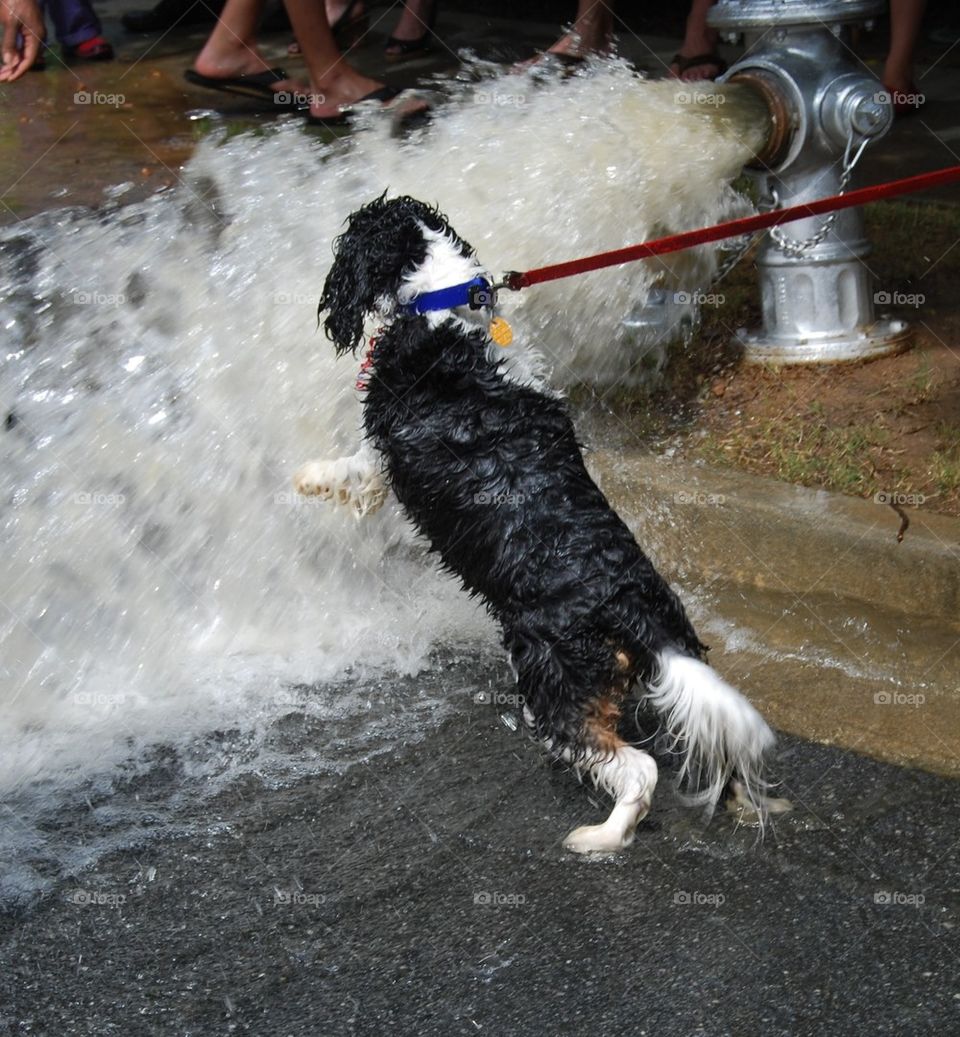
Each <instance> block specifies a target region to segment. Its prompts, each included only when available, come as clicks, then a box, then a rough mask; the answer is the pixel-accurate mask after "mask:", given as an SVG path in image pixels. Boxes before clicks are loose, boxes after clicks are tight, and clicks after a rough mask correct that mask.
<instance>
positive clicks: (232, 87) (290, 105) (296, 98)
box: [183, 68, 310, 112]
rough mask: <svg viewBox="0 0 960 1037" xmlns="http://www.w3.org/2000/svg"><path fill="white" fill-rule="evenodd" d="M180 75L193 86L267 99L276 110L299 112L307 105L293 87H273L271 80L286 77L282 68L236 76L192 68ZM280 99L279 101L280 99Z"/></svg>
mask: <svg viewBox="0 0 960 1037" xmlns="http://www.w3.org/2000/svg"><path fill="white" fill-rule="evenodd" d="M183 78H184V79H185V80H186V81H187V82H188V83H192V84H193V85H194V86H203V87H206V88H207V89H208V90H219V91H220V92H221V93H223V94H235V95H237V96H238V97H251V98H253V99H255V100H257V101H267V102H269V103H270V104H271V105H273V107H274V109H275V110H277V111H284V112H302V111H303V110H304V109H305V108H309V107H310V104H309V101H308V100H307V98H306V97H303V96H301V95H300V94H297V93H296V92H295V91H293V90H274V89H273V88H272V84H273V83H282V82H283V81H284V80H285V79H289V78H290V77H289V76H288V75H287V73H286V72H284V70H283V69H282V68H271V69H268V70H267V71H265V72H250V73H247V74H246V75H239V76H204V75H202V74H201V73H199V72H197V71H195V70H194V69H192V68H188V69H187V70H186V71H185V72H184V73H183ZM281 98H282V100H281Z"/></svg>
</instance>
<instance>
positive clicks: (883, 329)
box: [709, 0, 907, 364]
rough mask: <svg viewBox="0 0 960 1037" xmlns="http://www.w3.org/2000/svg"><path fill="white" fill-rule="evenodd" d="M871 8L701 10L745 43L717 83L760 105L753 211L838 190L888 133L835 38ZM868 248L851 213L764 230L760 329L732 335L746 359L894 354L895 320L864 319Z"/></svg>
mask: <svg viewBox="0 0 960 1037" xmlns="http://www.w3.org/2000/svg"><path fill="white" fill-rule="evenodd" d="M882 9H883V2H882V0H719V2H718V3H717V4H716V5H715V6H714V7H713V8H712V9H711V11H710V15H709V23H710V25H712V26H713V27H714V28H716V29H717V30H719V31H720V33H721V35H723V36H724V37H727V38H729V37H733V38H736V37H738V36H739V35H740V34H741V33H743V34H744V35H745V42H746V52H745V54H744V55H743V57H742V58H741V59H740V60H739V61H737V62H736V64H735V65H733V66H732V67H731V68H730V70H729V71H728V72H727V73H726V74H725V75H724V76H723V77H722V78H721V80H720V81H721V82H731V83H743V84H746V85H749V86H752V87H753V88H754V89H755V90H756V91H757V92H759V93H760V94H761V95H762V96H763V97H764V99H765V101H766V103H767V105H768V108H769V110H770V114H771V120H772V125H773V130H772V133H771V135H770V139H769V140H768V143H767V146H766V148H765V149H764V150H763V152H762V153H761V154H759V155H758V156H757V157H756V159H755V161H754V162H753V163H751V164H750V166H749V167H748V172H750V173H751V174H752V175H753V176H754V177H755V178H756V180H757V182H758V186H759V192H760V207H761V209H770V208H775V207H778V208H779V207H782V208H786V207H787V206H790V205H798V204H801V203H803V202H806V201H812V200H814V199H817V198H824V197H826V196H828V195H833V194H837V193H839V192H842V191H844V190H845V189H846V188H847V186H848V184H849V181H850V178H851V175H852V173H853V168H854V166H855V164H856V162H857V160H858V159H859V157H860V155H861V154H862V152H863V149H864V148H865V147H866V146H867V144H869V142H870V141H872V140H876V139H877V138H878V137H881V136H882V135H883V134H884V133H886V132H887V130H889V128H890V125H891V123H892V121H893V109H892V106H891V104H890V99H889V97H888V96H887V95H886V94H885V93H884V91H883V87H882V85H881V84H880V82H879V80H877V79H876V78H875V77H873V76H871V75H870V74H869V73H867V72H865V71H864V70H863V68H862V66H861V65H859V64H856V63H855V62H854V61H853V60H852V58H851V52H850V50H849V48H848V47H847V46H846V44H845V43H844V42H843V39H842V36H843V33H844V30H845V27H846V26H847V25H849V24H850V23H852V22H863V21H865V20H866V19H868V18H870V17H872V16H873V15H875V14H877V13H879V12H880V11H881V10H882ZM870 251H871V250H870V245H869V242H868V241H867V239H866V236H865V232H864V225H863V216H862V214H861V212H860V210H859V209H845V210H843V211H841V212H838V213H832V214H830V215H828V216H825V217H824V216H815V217H812V218H810V219H805V220H798V221H796V222H793V223H789V224H785V225H784V226H782V227H779V228H775V229H774V230H773V231H771V232H770V233H769V234H768V236H767V237H766V239H765V240H764V243H763V245H762V247H761V252H760V255H759V257H758V259H757V265H758V267H759V270H760V287H761V293H762V303H763V327H762V328H758V329H756V330H749V331H748V330H746V329H742V330H741V331H740V332H739V333H738V337H739V339H740V340H741V342H742V343H743V346H744V349H745V352H746V357H747V359H749V360H754V361H759V362H768V363H775V364H803V363H827V362H831V361H841V360H858V359H862V358H865V357H871V356H878V355H880V354H883V353H890V352H895V351H896V350H897V349H899V348H901V347H902V345H903V344H904V342H905V340H906V335H907V325H906V323H905V322H903V321H894V320H878V319H877V318H876V316H875V313H874V292H875V291H876V289H875V286H874V283H873V277H872V275H871V273H870V270H869V267H868V266H867V264H866V262H865V259H866V257H867V256H868V255H869V253H870Z"/></svg>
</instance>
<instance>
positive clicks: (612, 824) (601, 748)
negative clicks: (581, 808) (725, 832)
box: [525, 697, 658, 853]
mask: <svg viewBox="0 0 960 1037" xmlns="http://www.w3.org/2000/svg"><path fill="white" fill-rule="evenodd" d="M525 718H526V720H527V723H528V724H531V722H532V719H533V718H532V715H530V714H529V712H528V711H525ZM619 720H620V708H619V706H618V705H617V702H616V700H615V699H614V698H612V697H611V698H605V697H601V698H598V699H595V700H594V701H593V702H592V703H591V705H590V708H589V709H588V711H587V713H586V715H585V717H584V721H583V726H582V743H583V744H582V746H581V747H579V748H577V749H575V748H574V747H572V746H559V745H557V744H556V743H549V742H548V745H549V746H550V748H551V749H552V751H553V752H555V753H556V754H557V755H558V756H559V757H560V759H562V760H565V761H566V762H567V763H570V764H572V765H573V767H574V768H575V769H576V771H577V772H578V773H579V774H581V775H583V774H587V775H589V777H590V778H591V779H592V780H593V783H594V784H595V785H596V786H598V787H599V788H602V789H603V790H604V791H605V792H608V793H610V795H611V796H613V799H614V805H613V810H611V811H610V816H609V817H608V818H607V819H606V821H604V822H603V824H600V825H582V826H581V827H580V828H575V829H574V830H573V831H572V832H571V833H570V834H569V835H568V836H567V837H566V839H564V841H563V845H564V846H565V847H566V848H567V849H568V850H572V851H573V852H574V853H616V852H617V851H618V850H623V849H626V848H627V847H628V846H629V845H630V844H631V843H632V842H633V838H634V835H635V834H636V830H637V825H638V824H639V823H640V822H641V821H642V820H643V819H644V818H645V817H646V816H647V814H648V813H649V811H650V805H651V803H652V802H653V793H654V790H655V789H656V787H657V773H658V772H657V764H656V761H655V760H654V759H653V757H652V756H651V755H650V754H649V753H645V752H643V750H641V749H636V748H634V746H632V745H627V743H626V742H624V741H623V739H622V738H620V736H619V735H618V734H617V724H618V722H619Z"/></svg>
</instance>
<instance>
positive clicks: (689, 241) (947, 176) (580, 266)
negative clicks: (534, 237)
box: [503, 166, 960, 292]
mask: <svg viewBox="0 0 960 1037" xmlns="http://www.w3.org/2000/svg"><path fill="white" fill-rule="evenodd" d="M956 180H960V166H950V167H948V168H947V169H938V170H936V171H935V172H933V173H921V174H920V175H919V176H908V177H905V178H904V179H902V180H891V181H890V182H889V183H886V184H876V185H875V186H874V187H861V188H860V189H859V190H857V191H850V192H849V193H847V194H835V195H832V196H831V197H829V198H820V199H818V200H817V201H815V202H805V203H804V204H803V205H792V206H790V208H788V209H773V210H772V211H770V212H762V213H760V214H759V215H757V216H745V217H743V219H739V220H729V221H728V222H727V223H718V224H717V225H716V226H713V227H703V228H702V229H700V230H688V231H685V232H684V233H683V234H671V235H670V236H669V237H667V238H657V239H656V240H654V241H647V242H644V243H643V244H642V245H631V246H629V247H628V248H618V249H614V250H613V251H612V252H601V253H599V255H596V256H586V257H584V258H583V259H572V260H570V261H569V262H567V263H554V264H553V265H552V266H541V267H537V269H535V270H527V271H524V272H523V273H517V272H516V271H513V270H511V271H509V272H508V273H506V274H504V280H503V286H504V287H507V288H510V289H512V290H513V291H515V292H518V291H519V290H520V289H521V288H529V287H530V286H531V285H534V284H541V283H543V282H544V281H558V280H559V279H560V278H561V277H573V275H574V274H583V273H586V272H587V271H588V270H601V269H603V267H607V266H617V265H619V264H620V263H632V262H633V261H634V260H637V259H647V258H649V257H650V256H662V255H664V254H665V253H667V252H679V251H681V250H682V249H685V248H691V247H692V246H694V245H703V244H705V243H706V242H708V241H722V240H723V239H724V238H735V237H739V236H740V235H741V234H749V233H751V232H752V231H755V230H764V229H766V228H767V227H776V226H778V225H779V224H781V223H789V222H790V221H791V220H802V219H805V218H806V217H807V216H819V215H820V214H821V213H825V212H833V211H834V210H835V209H849V208H851V207H852V206H854V205H864V204H865V203H867V202H873V201H876V200H877V199H879V198H893V197H895V196H896V195H900V194H910V193H911V192H913V191H924V190H926V189H927V188H930V187H939V186H940V185H941V184H950V183H953V182H954V181H956Z"/></svg>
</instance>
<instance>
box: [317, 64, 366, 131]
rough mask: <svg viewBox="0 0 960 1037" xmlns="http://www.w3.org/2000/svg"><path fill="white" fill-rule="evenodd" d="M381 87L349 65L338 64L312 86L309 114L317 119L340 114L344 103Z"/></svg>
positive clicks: (355, 100)
mask: <svg viewBox="0 0 960 1037" xmlns="http://www.w3.org/2000/svg"><path fill="white" fill-rule="evenodd" d="M382 87H383V83H381V82H379V81H378V80H376V79H370V78H369V76H364V75H362V74H361V73H359V72H357V71H356V69H353V68H351V67H350V66H349V65H346V64H341V65H338V66H337V68H336V71H335V73H334V74H331V75H330V76H329V77H327V78H326V79H325V80H324V81H323V82H322V83H318V84H316V85H315V86H313V87H312V90H311V95H310V114H311V115H313V116H315V117H316V118H318V119H330V118H332V117H333V116H335V115H339V114H340V109H341V108H342V107H344V106H345V105H351V104H356V103H357V102H358V101H359V100H361V99H362V98H364V97H366V96H367V95H368V94H372V93H373V92H374V91H376V90H379V89H381V88H382Z"/></svg>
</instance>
